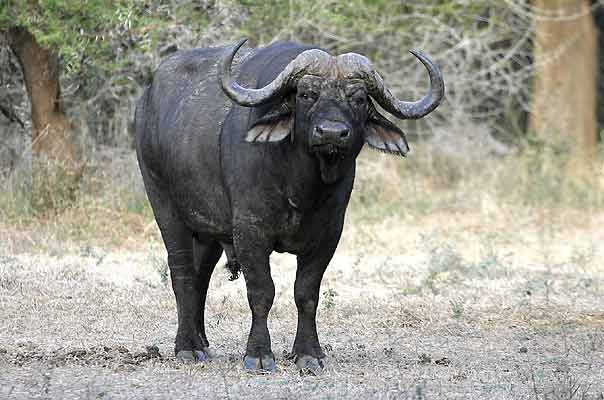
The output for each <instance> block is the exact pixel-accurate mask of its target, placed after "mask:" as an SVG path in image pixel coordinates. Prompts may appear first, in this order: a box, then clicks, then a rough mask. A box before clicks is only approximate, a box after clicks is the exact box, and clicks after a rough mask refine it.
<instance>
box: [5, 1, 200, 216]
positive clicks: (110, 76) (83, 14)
mask: <svg viewBox="0 0 604 400" xmlns="http://www.w3.org/2000/svg"><path fill="white" fill-rule="evenodd" d="M175 1H176V0H175ZM176 3H178V4H170V5H167V4H165V2H148V1H137V2H133V1H128V0H87V1H73V0H0V37H4V40H3V41H0V45H1V44H2V43H6V44H8V46H9V47H10V48H11V49H12V51H13V53H14V54H15V56H16V58H17V59H18V61H19V65H20V66H21V69H22V72H23V77H24V82H25V86H26V89H27V94H28V97H29V100H30V104H31V121H32V132H31V136H32V154H33V156H34V163H33V167H34V168H33V169H32V171H33V187H32V189H33V193H32V197H33V198H32V200H33V204H34V206H36V205H41V206H42V207H45V208H46V207H48V206H50V207H51V208H56V206H57V204H56V203H57V202H55V201H50V202H49V201H45V200H43V199H42V200H40V199H38V197H41V196H44V195H46V194H52V193H54V192H57V191H59V192H63V193H64V194H65V195H66V197H67V198H68V200H69V199H71V198H73V197H74V195H73V194H74V192H75V189H77V185H78V180H79V177H80V176H81V172H82V171H83V165H84V164H83V162H82V160H81V159H82V158H83V157H81V151H80V150H81V149H82V146H79V145H78V140H77V139H78V132H75V130H74V127H73V124H72V123H71V121H70V118H69V112H68V111H69V110H68V107H67V106H66V103H68V102H69V101H71V103H72V104H80V103H83V104H87V102H88V100H89V99H99V98H102V96H101V95H100V94H99V92H103V90H104V89H105V88H106V86H107V85H112V86H114V87H112V88H109V89H110V90H107V91H108V92H110V93H111V94H112V96H114V97H116V96H117V97H119V96H121V95H124V94H126V93H127V92H129V91H130V92H134V91H136V90H137V89H138V87H140V86H141V83H142V81H143V80H144V79H143V78H142V76H143V75H144V74H145V73H147V72H148V71H149V70H150V69H151V68H152V66H153V65H152V63H151V62H146V63H145V64H149V65H147V66H146V68H134V67H132V65H131V64H132V59H131V58H130V57H129V56H130V54H131V53H132V50H134V49H135V50H136V57H137V58H138V59H140V58H141V54H145V55H146V54H149V53H153V51H152V49H153V48H154V46H155V45H156V44H157V43H158V42H161V40H162V39H164V38H166V37H167V38H172V37H173V35H170V34H169V33H167V32H166V31H167V30H168V29H167V28H166V27H173V26H174V25H175V21H178V22H182V23H186V24H187V25H188V26H191V27H193V29H195V28H197V29H198V30H201V29H202V28H203V27H205V24H206V22H207V19H206V18H204V12H205V11H206V10H205V9H204V8H203V7H201V6H200V5H199V4H197V2H195V1H192V0H180V1H178V2H176ZM168 40H171V39H168ZM124 70H128V71H129V72H130V73H129V74H125V73H122V72H123V71H124ZM133 71H136V72H133ZM133 75H135V76H133ZM65 81H67V82H69V83H70V87H71V88H72V90H70V98H68V99H65V98H64V97H63V96H62V91H61V83H62V82H65ZM116 87H117V88H116ZM74 88H75V89H74ZM91 101H92V100H91ZM2 109H3V110H5V111H6V112H4V111H3V114H6V115H9V114H10V109H9V108H7V107H4V106H3V108H2ZM79 111H82V109H81V108H80V110H79ZM38 161H42V163H39V162H38ZM49 163H51V164H52V167H53V168H54V167H59V169H58V173H59V175H60V179H61V180H62V182H58V181H57V178H56V176H53V174H55V172H51V173H50V175H49V165H50V164H49ZM39 166H41V168H38V167H39ZM55 175H56V174H55ZM49 177H50V178H51V179H50V180H51V182H45V181H47V180H48V179H47V178H49ZM65 181H67V182H65ZM36 183H38V184H36ZM59 183H60V184H62V185H63V186H65V184H67V188H65V187H63V188H59V187H57V185H58V184H59ZM39 188H41V189H42V191H40V190H37V189H39Z"/></svg>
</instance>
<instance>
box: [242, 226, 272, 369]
mask: <svg viewBox="0 0 604 400" xmlns="http://www.w3.org/2000/svg"><path fill="white" fill-rule="evenodd" d="M236 237H239V238H241V239H240V240H237V241H235V243H234V244H235V249H236V252H237V257H238V260H239V262H240V264H241V266H242V270H243V277H244V278H245V284H246V288H247V299H248V302H249V305H250V310H251V311H252V326H251V328H250V334H249V337H248V341H247V348H246V352H245V357H244V359H243V367H244V368H245V369H247V370H249V371H257V370H264V371H270V372H273V371H275V369H276V365H275V356H274V355H273V352H272V350H271V337H270V334H269V331H268V325H267V320H268V314H269V312H270V310H271V307H272V305H273V299H274V297H275V285H274V283H273V279H272V277H271V272H270V265H269V254H270V249H269V247H268V246H266V245H263V243H266V241H265V240H263V238H259V237H257V236H256V235H254V234H245V235H237V236H236Z"/></svg>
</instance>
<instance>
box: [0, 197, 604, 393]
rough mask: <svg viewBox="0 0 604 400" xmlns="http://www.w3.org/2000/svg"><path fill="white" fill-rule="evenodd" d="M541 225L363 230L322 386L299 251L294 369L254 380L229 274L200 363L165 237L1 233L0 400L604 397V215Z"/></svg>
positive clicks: (402, 224)
mask: <svg viewBox="0 0 604 400" xmlns="http://www.w3.org/2000/svg"><path fill="white" fill-rule="evenodd" d="M533 214H534V213H532V212H530V211H527V212H525V213H524V214H522V213H517V214H514V215H513V216H512V215H510V214H507V213H506V212H503V211H497V210H494V211H493V210H491V211H489V210H488V207H487V208H486V211H485V209H483V210H480V211H476V212H473V213H472V212H468V213H464V214H462V213H439V214H435V215H431V216H426V217H423V218H416V217H413V218H411V217H409V218H406V217H397V218H389V219H386V220H384V221H383V222H381V223H377V224H367V225H364V224H362V223H361V222H359V221H355V219H354V217H353V218H351V220H349V221H348V224H347V228H346V232H345V234H344V237H343V239H342V242H341V246H340V248H339V250H338V253H337V256H336V257H335V259H334V260H333V262H332V264H331V265H330V268H329V269H328V272H327V274H326V277H325V280H324V282H323V286H322V294H321V304H320V309H319V315H318V325H319V336H320V339H321V341H322V344H323V346H324V348H325V350H326V353H327V355H328V365H327V368H326V369H325V371H324V373H323V374H322V375H320V376H309V375H301V374H300V373H299V372H298V371H297V370H296V368H295V365H293V363H292V362H291V361H290V360H287V359H286V357H285V354H286V352H287V351H289V350H290V349H291V345H292V343H293V338H294V334H295V328H296V326H295V324H296V317H295V315H296V314H295V305H294V302H293V279H294V276H295V259H294V258H293V257H292V256H289V255H275V256H274V257H273V258H272V265H273V277H274V279H275V284H276V288H277V295H276V299H275V305H274V307H273V310H272V312H271V316H270V321H269V327H270V329H271V336H272V343H273V351H274V352H275V355H276V357H277V363H278V371H277V373H275V374H272V375H254V374H249V373H246V372H244V371H243V370H242V367H241V364H242V356H243V349H244V346H245V340H246V337H247V332H248V329H249V323H250V313H249V309H248V305H247V301H246V297H245V290H244V282H243V280H242V279H239V280H237V281H235V282H229V281H228V279H227V277H228V274H227V272H226V271H225V269H224V268H218V269H217V271H216V273H215V274H214V276H213V278H212V284H211V288H210V292H209V298H208V306H207V310H208V311H207V321H208V327H207V331H208V337H209V339H210V342H211V346H212V347H213V349H214V351H215V353H216V354H215V357H214V358H213V359H212V360H211V361H210V362H208V363H206V364H183V363H179V362H176V361H175V359H174V353H173V338H174V335H175V332H176V323H177V322H176V310H175V302H174V298H173V294H172V292H171V288H170V283H169V278H167V277H166V270H165V264H164V261H163V257H164V254H163V251H162V248H161V247H160V244H159V242H158V241H157V240H152V241H151V242H143V241H141V240H137V239H135V238H133V239H132V240H130V241H126V243H125V244H124V245H122V246H121V247H110V248H107V247H96V246H95V245H94V244H81V243H79V244H75V245H74V244H64V243H61V242H57V241H56V239H55V238H53V237H52V234H50V233H46V234H42V233H38V235H37V236H36V234H35V233H30V234H24V233H22V232H13V231H11V230H10V229H9V228H0V237H3V239H2V241H1V243H0V398H2V399H4V398H8V399H26V398H40V399H46V398H53V399H55V398H56V399H81V398H86V399H87V398H103V399H105V398H111V399H113V398H128V399H156V398H157V399H159V398H168V399H180V398H183V399H184V398H204V397H208V398H233V399H235V398H248V399H261V398H262V399H269V398H270V399H272V398H282V399H295V398H300V399H315V398H316V399H325V398H357V399H365V398H382V399H441V398H447V399H478V398H480V399H546V398H547V399H604V263H603V262H602V260H604V246H602V243H603V240H604V229H602V226H603V225H604V214H595V215H594V214H590V215H585V214H580V215H568V216H565V217H561V216H556V217H555V218H554V219H555V221H551V220H549V219H548V216H547V215H545V217H544V215H541V216H539V215H533ZM568 221H573V223H568ZM221 263H222V262H221Z"/></svg>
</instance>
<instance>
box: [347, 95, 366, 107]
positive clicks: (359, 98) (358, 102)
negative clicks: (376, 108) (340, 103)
mask: <svg viewBox="0 0 604 400" xmlns="http://www.w3.org/2000/svg"><path fill="white" fill-rule="evenodd" d="M350 101H351V102H352V104H353V105H355V106H357V107H362V106H364V105H365V104H366V103H367V96H366V95H356V96H353V97H352V98H351V99H350Z"/></svg>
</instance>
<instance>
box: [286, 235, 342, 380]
mask: <svg viewBox="0 0 604 400" xmlns="http://www.w3.org/2000/svg"><path fill="white" fill-rule="evenodd" d="M338 238H339V235H338ZM336 246H337V242H336V243H334V245H333V246H331V247H328V248H323V249H321V251H319V252H317V254H313V255H312V256H298V268H297V271H296V282H295V284H294V299H295V302H296V308H297V309H298V328H297V330H296V339H295V340H294V346H293V349H292V355H293V357H294V358H295V360H296V365H297V366H298V368H301V369H310V370H313V371H318V370H320V369H321V368H323V361H322V359H323V358H325V353H323V350H322V349H321V345H320V344H319V336H318V334H317V322H316V316H317V306H318V304H319V291H320V288H321V280H322V279H323V273H324V272H325V270H326V269H327V265H328V264H329V262H330V261H331V258H332V257H333V253H334V251H335V248H336Z"/></svg>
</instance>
